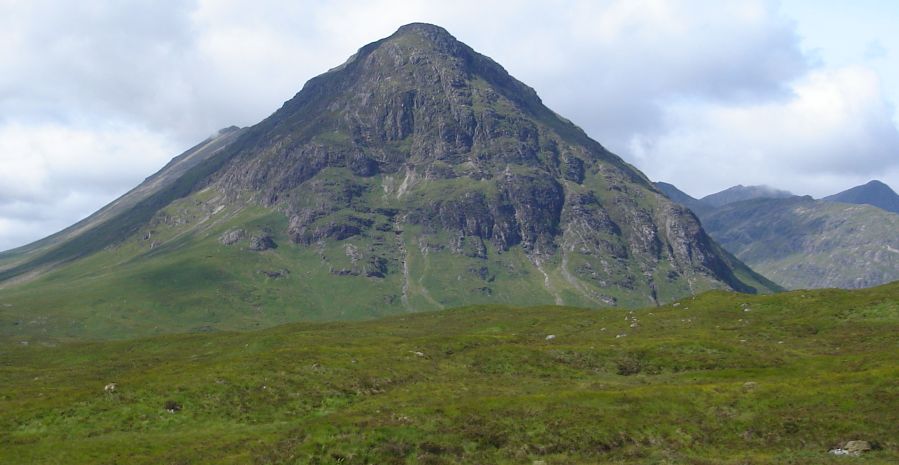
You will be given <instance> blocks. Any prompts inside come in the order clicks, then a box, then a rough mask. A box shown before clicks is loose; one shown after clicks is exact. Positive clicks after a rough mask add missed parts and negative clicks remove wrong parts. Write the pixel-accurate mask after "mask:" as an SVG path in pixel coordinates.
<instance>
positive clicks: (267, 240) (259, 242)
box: [249, 234, 278, 252]
mask: <svg viewBox="0 0 899 465" xmlns="http://www.w3.org/2000/svg"><path fill="white" fill-rule="evenodd" d="M276 248H278V244H275V241H274V240H273V239H272V236H269V235H267V234H266V235H261V236H253V237H251V238H250V247H249V249H250V250H255V251H256V252H262V251H263V250H269V249H276Z"/></svg>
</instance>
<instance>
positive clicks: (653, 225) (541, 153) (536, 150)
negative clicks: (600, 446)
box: [0, 23, 777, 328]
mask: <svg viewBox="0 0 899 465" xmlns="http://www.w3.org/2000/svg"><path fill="white" fill-rule="evenodd" d="M138 194H139V195H138ZM117 205H120V206H121V208H118V209H115V210H112V209H108V210H106V211H105V212H101V214H99V215H95V216H93V217H92V218H91V219H90V221H91V223H90V224H91V225H92V226H93V225H96V226H94V227H92V228H90V229H87V230H85V232H83V233H80V230H79V231H76V232H73V233H71V234H70V235H69V236H67V237H72V239H71V240H69V239H67V238H63V239H61V242H59V243H58V244H59V245H58V246H55V244H54V248H52V249H50V248H47V252H46V253H43V252H41V253H42V255H40V256H38V257H37V258H35V259H33V260H30V261H27V262H25V261H21V262H16V263H15V265H14V266H12V267H9V268H7V269H2V268H0V281H3V280H5V279H9V278H13V277H16V276H20V275H22V274H25V273H28V272H29V271H31V270H34V269H36V268H37V267H40V266H47V265H55V264H60V265H59V266H60V267H62V266H66V264H67V263H68V262H71V261H74V260H77V259H79V258H81V257H86V256H89V255H92V254H109V253H114V252H113V251H114V250H129V251H132V252H134V253H139V254H141V255H140V257H141V258H139V259H137V258H136V260H138V261H140V260H146V262H144V263H148V265H147V267H146V268H142V267H140V266H138V267H136V268H133V269H134V270H136V271H135V273H137V274H136V275H132V276H128V277H124V276H122V279H127V280H128V281H127V282H131V281H137V282H153V283H161V282H162V281H165V282H166V283H168V282H175V281H177V280H176V279H168V278H166V279H160V276H181V275H183V274H184V273H193V270H195V269H199V268H194V264H195V263H196V264H197V265H196V266H198V267H200V268H202V271H201V272H199V273H198V274H201V275H202V276H205V277H207V278H208V279H205V278H204V280H202V282H200V281H191V282H192V283H195V285H196V288H197V292H190V293H189V294H190V295H206V296H215V297H210V300H209V301H208V302H202V303H200V302H198V301H191V303H190V308H213V307H215V308H219V307H220V306H221V302H222V299H224V300H226V301H227V302H233V303H235V304H234V307H233V309H234V312H233V313H231V315H232V316H233V317H234V318H240V317H239V314H240V312H241V311H242V309H244V308H245V307H246V305H255V306H256V308H258V309H259V310H260V311H259V312H258V314H259V315H263V316H260V318H265V319H266V321H269V322H271V321H275V319H277V318H282V316H283V317H284V319H282V320H279V321H288V320H290V319H308V318H324V319H327V318H337V317H339V318H350V317H352V318H370V317H373V316H377V315H380V314H384V313H389V312H400V311H403V312H405V311H414V310H427V309H439V308H442V307H444V306H449V305H465V304H471V303H479V302H494V303H512V304H517V303H521V304H527V305H536V304H540V303H557V304H568V305H581V306H630V307H633V306H638V305H646V304H659V303H664V302H669V301H671V300H674V299H677V298H680V297H683V296H686V295H689V294H691V293H696V292H700V291H702V290H705V289H721V288H723V289H732V290H739V291H764V290H773V289H776V288H777V286H776V285H774V284H772V283H770V282H768V281H767V280H765V279H764V278H762V277H761V276H758V275H756V274H754V273H753V272H752V271H751V270H749V269H747V268H745V266H744V265H742V264H741V263H739V262H738V261H736V260H735V259H734V258H733V257H731V256H729V255H727V254H726V253H725V252H724V251H722V250H721V249H720V247H719V246H718V245H717V244H715V243H714V242H712V240H711V239H710V238H709V237H708V236H707V235H706V234H705V232H704V231H703V229H702V226H701V225H700V224H699V222H698V220H697V219H696V217H695V216H694V215H692V214H690V213H689V212H688V211H687V210H685V209H684V208H682V207H680V206H678V205H676V204H674V203H673V202H671V201H670V200H668V199H667V198H665V197H664V196H662V195H661V194H660V193H659V192H658V191H656V190H655V189H654V188H653V187H652V186H651V184H650V183H649V181H648V180H647V179H646V177H645V176H644V175H643V174H642V173H640V172H639V171H637V169H636V168H634V167H632V166H630V165H628V164H627V163H625V162H624V161H623V160H621V159H620V158H619V157H617V156H616V155H614V154H612V153H610V152H608V151H607V150H606V149H604V148H603V147H602V146H601V145H600V144H599V143H598V142H596V141H594V140H592V139H590V138H589V137H588V136H587V135H586V134H585V133H584V132H583V131H582V130H581V129H580V128H578V127H577V126H575V125H574V124H572V123H571V122H570V121H568V120H566V119H564V118H562V117H561V116H559V115H558V114H556V113H555V112H553V111H552V110H550V109H549V108H547V107H546V106H545V105H543V103H542V102H541V101H540V99H539V97H538V96H537V93H536V92H535V91H534V90H533V89H531V88H530V87H528V86H527V85H525V84H524V83H522V82H520V81H518V80H517V79H515V78H514V77H512V76H511V75H510V74H509V73H508V72H506V70H505V69H503V67H502V66H500V65H499V64H497V63H496V62H495V61H493V60H492V59H490V58H489V57H486V56H484V55H481V54H479V53H478V52H476V51H475V50H473V49H472V48H470V47H468V46H467V45H465V44H464V43H462V42H460V41H458V40H456V39H455V38H454V37H453V36H452V35H450V34H449V33H448V32H447V31H446V30H444V29H443V28H440V27H438V26H434V25H431V24H423V23H414V24H409V25H406V26H403V27H401V28H400V29H399V30H397V31H396V33H394V34H393V35H391V36H390V37H387V38H384V39H381V40H379V41H376V42H373V43H370V44H368V45H365V46H363V47H362V48H360V49H359V51H358V52H357V53H356V55H355V56H353V57H352V58H350V59H349V60H347V61H346V62H345V63H344V64H343V65H341V66H339V67H337V68H334V69H332V70H330V71H328V72H326V73H324V74H322V75H319V76H317V77H315V78H313V79H311V80H309V81H308V82H307V83H306V84H305V85H304V86H303V88H302V90H300V92H299V93H297V94H296V95H295V96H294V97H293V98H291V99H290V100H288V101H287V102H285V104H284V105H283V106H282V107H281V108H280V109H279V110H277V111H276V112H275V113H273V114H272V115H271V116H269V117H268V118H266V119H265V120H263V121H262V122H260V123H259V124H256V125H254V126H251V127H248V128H244V129H240V130H235V131H232V132H230V133H228V134H226V135H223V136H221V137H219V138H217V139H214V140H211V141H207V142H204V143H202V144H200V145H199V146H198V147H197V148H196V149H194V150H193V151H191V152H189V153H187V154H185V155H184V156H182V157H180V158H178V159H177V160H176V161H175V162H174V163H172V164H170V166H168V167H167V168H165V169H164V170H163V171H162V172H160V174H159V175H157V176H155V177H154V178H152V179H148V180H147V182H146V183H145V184H144V185H142V186H139V187H138V188H137V189H135V190H134V191H133V193H129V194H128V197H127V198H125V199H122V200H121V201H119V202H118V203H117ZM179 238H184V239H183V242H181V240H182V239H179ZM188 238H189V239H188ZM62 241H64V242H62ZM120 245H122V246H121V247H120ZM151 250H152V252H150V251H151ZM210 250H214V252H209V253H207V252H206V251H210ZM186 251H189V253H187V252H186ZM115 253H118V252H115ZM129 253H131V252H129ZM190 253H193V254H194V255H192V256H191V255H189V254H190ZM182 257H183V258H184V259H185V260H189V261H177V260H176V261H169V260H170V259H171V258H178V259H179V260H180V259H181V258H182ZM188 257H194V258H196V259H194V258H188ZM199 257H204V258H202V259H200V258H199ZM207 258H208V259H209V261H205V260H206V259H207ZM157 259H160V260H165V263H169V264H171V268H168V269H167V271H165V272H158V271H152V270H156V269H157V268H155V267H156V266H157V265H155V264H153V263H161V262H155V260H157ZM116 260H117V262H118V261H121V260H119V259H116ZM150 262H153V263H150ZM200 262H202V263H203V264H202V265H200V264H199V263H200ZM185 263H190V267H189V268H185V267H186V266H187V265H184V264H185ZM0 265H2V263H0ZM166 266H168V265H166ZM203 267H206V268H203ZM102 272H103V273H114V272H115V271H114V270H111V269H104V270H102ZM738 273H739V276H738ZM148 274H152V276H150V277H149V278H147V277H145V276H147V275H148ZM118 278H119V275H116V276H115V279H118ZM231 283H234V286H232V285H231ZM124 285H125V284H122V286H124ZM160 285H161V286H162V288H156V289H154V290H153V291H152V292H150V293H148V294H147V295H148V299H149V300H150V301H144V302H143V303H141V302H140V301H136V300H135V301H132V299H130V298H129V304H132V305H135V306H136V305H139V306H140V308H142V309H147V308H150V309H156V308H160V307H161V306H163V304H161V303H157V302H156V300H155V299H159V298H163V296H167V295H169V294H171V292H169V291H168V290H167V289H166V288H164V287H165V285H164V284H160ZM257 289H259V290H261V289H272V292H271V293H270V294H266V295H267V296H271V298H272V299H273V300H267V299H269V297H265V299H266V301H265V302H263V301H257V300H255V297H248V296H255V295H260V294H259V293H258V292H257ZM335 291H336V292H335ZM266 292H268V291H266ZM232 293H233V294H232ZM101 294H102V292H97V294H96V295H101ZM182 295H186V294H184V293H182ZM157 296H159V297H157ZM247 299H253V300H252V302H251V301H250V300H247ZM134 302H137V303H134ZM269 302H273V303H274V302H277V303H276V304H275V305H276V307H277V308H275V309H273V310H274V312H269V307H268V305H269ZM257 304H258V305H257ZM263 304H265V306H266V311H265V312H263V311H262V308H263V307H262V306H263ZM165 305H168V304H165ZM133 308H137V307H132V308H129V309H123V308H121V307H115V308H112V307H106V309H107V310H109V311H110V312H113V313H115V312H119V311H129V312H130V310H132V309H133ZM288 308H289V310H288ZM238 309H240V310H238ZM280 309H284V310H285V311H284V312H281V310H280ZM95 314H101V313H97V312H95ZM129 314H132V315H133V313H129ZM275 315H278V316H275ZM104 318H106V317H105V316H104ZM146 320H147V321H157V322H158V321H159V320H158V319H156V318H154V317H151V316H148V317H147V318H146ZM235 321H236V320H235ZM230 327H232V328H233V327H234V326H230Z"/></svg>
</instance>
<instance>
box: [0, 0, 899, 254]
mask: <svg viewBox="0 0 899 465" xmlns="http://www.w3.org/2000/svg"><path fill="white" fill-rule="evenodd" d="M544 3H545V2H536V1H535V2H519V1H502V2H484V1H483V0H477V1H474V0H455V1H453V2H442V1H434V2H427V1H403V2H400V1H393V0H376V1H368V2H354V1H348V0H338V1H327V2H325V1H322V2H317V1H301V2H283V1H270V0H255V1H252V2H242V1H236V0H235V1H230V0H220V1H207V0H200V1H196V2H188V1H168V2H166V1H160V0H153V1H149V0H148V1H140V0H135V1H113V0H109V1H90V0H85V1H80V2H69V1H65V0H58V1H49V0H23V1H19V0H0V69H2V70H3V72H2V73H0V250H4V249H7V248H11V247H14V246H17V245H22V244H24V243H27V242H30V241H32V240H35V239H39V238H40V237H43V236H46V235H48V234H50V233H52V232H54V231H56V230H58V229H61V228H63V227H65V226H68V225H69V224H72V223H73V222H75V221H77V220H78V219H80V218H82V217H84V216H86V215H88V214H90V213H92V212H93V211H95V210H96V209H97V208H99V207H101V206H102V205H103V204H105V203H107V202H109V201H111V200H112V199H113V198H115V197H116V196H118V195H120V194H122V193H123V192H125V191H126V190H127V189H129V188H131V187H133V186H135V185H136V184H137V183H139V182H140V181H141V180H142V179H143V178H145V177H146V176H148V175H150V174H152V173H153V172H155V171H156V170H158V169H159V168H160V167H162V166H163V165H164V164H165V163H166V162H167V161H168V160H169V159H170V158H172V157H173V156H175V155H177V154H178V153H180V152H182V151H183V150H185V149H187V148H188V147H190V146H192V145H194V144H195V143H197V142H199V141H200V140H202V139H204V138H205V137H207V136H208V135H209V134H212V133H213V132H215V131H216V130H217V129H219V128H222V127H226V126H230V125H232V124H236V125H239V126H246V125H251V124H254V123H256V122H258V121H259V120H261V119H262V118H264V117H265V116H267V115H268V114H270V113H271V112H272V111H274V110H275V109H276V108H278V107H279V106H280V104H281V103H282V102H283V101H284V100H286V99H288V98H289V97H291V96H292V95H293V94H295V93H296V92H297V91H298V90H299V89H300V88H301V87H302V85H303V83H304V82H305V81H306V80H307V79H309V78H311V77H313V76H315V75H317V74H320V73H321V72H323V71H325V70H327V69H329V68H331V67H333V66H336V65H338V64H340V63H341V62H343V61H344V60H345V59H346V58H347V57H348V56H349V55H350V54H352V53H353V52H355V50H356V49H357V48H359V47H360V46H362V45H364V44H365V43H368V42H371V41H374V40H377V39H379V38H382V37H384V36H387V35H389V34H391V33H392V32H393V31H395V30H396V29H397V28H398V27H399V26H400V25H402V24H405V23H408V22H413V21H426V22H432V23H436V24H439V25H442V26H444V27H446V28H447V29H448V30H449V31H450V32H451V33H453V34H454V35H455V36H456V37H458V38H459V39H460V40H462V41H464V42H466V43H468V44H469V45H471V46H472V47H474V48H475V49H476V50H478V51H480V52H482V53H485V54H487V55H489V56H491V57H492V58H494V59H495V60H496V61H498V62H499V63H501V64H503V65H504V66H505V67H506V68H507V69H508V70H509V71H510V72H511V73H512V74H513V75H515V76H516V77H518V78H519V79H521V80H522V81H524V82H525V83H527V84H529V85H531V86H532V87H534V88H535V89H536V90H537V92H538V93H539V94H540V95H541V96H542V97H543V99H544V101H545V102H546V103H547V104H548V105H549V106H550V107H551V108H553V109H554V110H556V111H557V112H559V113H561V114H562V115H564V116H566V117H568V118H570V119H571V120H573V121H574V122H575V123H577V124H579V125H580V126H582V127H583V128H584V129H585V130H586V131H587V132H588V133H589V134H590V135H591V136H592V137H593V138H595V139H597V140H598V141H600V142H601V143H603V144H604V145H605V146H606V147H608V148H610V149H611V150H613V151H614V152H616V153H618V154H619V155H621V156H623V157H624V158H625V159H627V160H629V161H630V162H632V163H634V164H635V165H637V167H639V168H640V169H642V170H643V171H644V172H645V173H646V174H647V175H649V176H650V178H652V179H654V180H664V181H668V182H673V183H674V184H676V185H678V186H680V187H682V188H683V189H684V190H686V191H687V192H689V193H691V194H694V195H697V196H701V195H704V194H708V193H711V192H714V191H717V190H720V189H723V188H726V187H729V186H731V185H735V184H769V185H772V186H775V187H779V188H783V189H788V190H791V191H793V192H796V193H801V194H812V195H815V196H823V195H826V194H830V193H834V192H837V191H839V190H842V189H845V188H848V187H851V186H853V185H857V184H861V183H863V182H866V181H868V180H869V179H873V178H878V179H882V180H884V181H886V182H887V183H889V184H891V185H892V186H893V187H894V188H897V187H899V132H897V129H896V120H897V118H896V113H895V110H894V107H893V103H894V102H892V101H891V96H894V95H896V94H897V92H896V90H895V87H896V86H897V85H899V82H889V81H887V82H885V81H884V79H894V78H896V77H897V76H899V73H895V74H891V73H890V72H888V71H889V69H886V68H884V65H883V63H884V62H885V60H888V59H889V57H890V56H891V54H892V53H895V50H894V49H893V48H892V47H894V46H895V47H899V41H897V37H896V36H895V35H893V36H890V35H889V34H887V33H884V34H886V35H883V36H877V37H874V38H873V39H870V40H868V39H864V40H866V42H864V43H863V45H864V47H862V46H859V47H858V51H857V59H856V58H854V57H856V55H854V54H853V53H854V52H852V51H849V52H847V51H846V50H840V54H839V57H840V59H839V60H831V61H829V60H828V58H829V57H828V53H829V52H828V50H829V49H828V48H827V47H828V44H826V43H820V44H819V43H809V40H808V39H806V38H805V36H815V35H816V34H818V35H819V36H820V37H829V36H828V35H827V34H828V33H830V34H833V35H838V34H840V32H839V29H837V28H834V30H833V31H824V32H822V31H820V29H821V26H820V24H827V23H826V21H825V20H822V18H821V17H816V18H815V21H816V22H814V23H813V22H812V21H811V20H810V21H809V23H808V24H814V26H806V27H805V28H804V26H803V24H804V23H803V13H802V10H801V8H793V4H792V2H786V3H785V4H783V5H781V4H779V3H774V2H769V1H764V0H747V1H738V2H718V1H711V0H709V1H687V0H684V1H679V0H672V1H662V0H655V1H654V0H621V1H604V2H597V1H563V2H558V3H556V4H554V5H553V6H552V7H546V6H545V5H544ZM861 3H865V2H861ZM871 3H873V6H872V5H868V6H870V8H869V9H868V10H865V11H862V12H861V13H859V14H861V15H864V14H871V15H874V16H877V17H882V16H884V15H887V16H888V15H890V14H892V15H894V16H895V15H897V14H899V7H895V6H892V5H890V3H889V2H884V4H883V5H879V4H878V2H871ZM821 8H832V9H833V11H832V17H833V18H834V20H835V21H852V19H853V18H843V17H841V13H840V10H839V5H828V4H826V3H823V4H822V7H821ZM878 9H884V11H878ZM797 12H798V13H797ZM816 13H818V14H820V12H816ZM887 24H889V23H887ZM816 28H817V29H816ZM848 29H852V28H848ZM876 32H877V31H873V32H871V34H875V33H876ZM853 40H856V41H857V40H863V39H861V38H859V34H856V35H855V36H854V37H853ZM844 42H846V43H852V42H851V40H849V38H847V40H846V41H844ZM818 47H821V48H818ZM834 56H837V55H836V54H834ZM847 57H848V58H847ZM885 69H886V71H885Z"/></svg>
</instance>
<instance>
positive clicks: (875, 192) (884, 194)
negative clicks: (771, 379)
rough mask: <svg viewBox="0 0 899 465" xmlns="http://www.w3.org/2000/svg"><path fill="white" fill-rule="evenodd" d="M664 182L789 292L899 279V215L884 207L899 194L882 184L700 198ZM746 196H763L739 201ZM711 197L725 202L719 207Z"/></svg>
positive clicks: (729, 245)
mask: <svg viewBox="0 0 899 465" xmlns="http://www.w3.org/2000/svg"><path fill="white" fill-rule="evenodd" d="M656 185H657V187H658V188H659V189H660V190H662V191H663V192H665V193H666V195H668V196H669V198H671V199H672V200H674V201H677V202H679V203H681V204H682V205H684V206H686V207H687V208H690V209H691V210H692V211H693V212H694V213H696V214H697V215H698V216H699V218H700V219H701V221H702V224H703V227H704V228H705V229H706V230H707V231H708V232H709V234H711V235H712V237H714V238H715V240H717V241H718V242H719V243H721V244H722V245H723V246H724V247H725V249H727V250H728V251H729V252H731V253H733V254H734V255H735V256H737V258H739V259H740V260H742V261H744V262H746V263H747V264H749V265H750V266H751V267H752V268H753V269H755V270H756V271H758V272H760V273H762V274H763V275H764V276H766V277H768V278H769V279H771V280H773V281H775V282H777V283H778V284H781V285H783V286H785V287H787V288H790V289H797V288H821V287H842V288H861V287H870V286H874V285H878V284H883V283H887V282H891V281H894V280H899V215H897V214H895V213H892V212H890V211H886V209H883V208H878V207H879V206H881V205H882V206H889V205H890V204H889V201H890V199H891V198H892V196H895V193H893V191H892V190H891V189H890V188H889V187H888V186H886V185H884V184H883V183H880V182H878V181H872V182H871V183H868V184H866V185H864V186H859V187H856V188H853V189H850V190H848V191H846V192H843V193H840V194H836V195H833V196H829V197H825V199H823V200H814V199H813V198H811V197H810V196H803V197H799V196H793V195H792V194H789V193H788V192H786V191H780V190H776V189H770V188H759V187H761V186H756V187H755V188H752V187H750V188H745V187H743V186H736V187H734V188H730V189H726V190H725V191H722V192H720V193H717V194H712V195H710V196H707V197H704V198H703V199H695V198H693V197H691V196H689V195H688V194H686V193H684V192H683V191H681V190H679V189H677V188H676V187H675V186H673V185H671V184H664V183H656ZM734 194H737V195H734ZM788 194H789V195H788ZM741 196H747V197H755V198H750V199H748V200H741V201H735V199H737V198H740V197H741ZM708 198H712V199H713V200H717V201H718V202H719V203H723V204H722V205H720V206H717V207H716V206H715V205H713V204H712V203H711V202H708V201H707V199H708ZM868 203H879V204H880V205H878V206H873V205H867V204H868Z"/></svg>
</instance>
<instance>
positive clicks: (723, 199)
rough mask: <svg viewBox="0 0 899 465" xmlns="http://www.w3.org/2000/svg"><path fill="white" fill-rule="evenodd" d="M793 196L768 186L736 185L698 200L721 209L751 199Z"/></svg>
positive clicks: (790, 193)
mask: <svg viewBox="0 0 899 465" xmlns="http://www.w3.org/2000/svg"><path fill="white" fill-rule="evenodd" d="M794 195H795V194H793V193H792V192H787V191H784V190H780V189H775V188H773V187H769V186H744V185H742V184H741V185H736V186H734V187H730V188H727V189H725V190H723V191H721V192H716V193H714V194H710V195H707V196H705V197H703V198H701V199H700V201H701V202H702V203H704V204H707V205H711V206H713V207H723V206H725V205H727V204H731V203H734V202H742V201H744V200H753V199H785V198H789V197H793V196H794Z"/></svg>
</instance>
